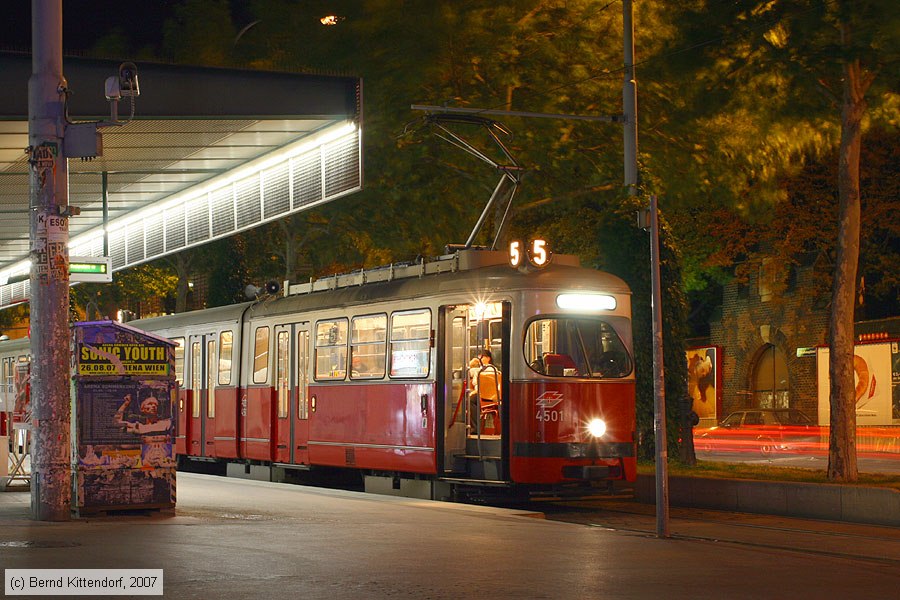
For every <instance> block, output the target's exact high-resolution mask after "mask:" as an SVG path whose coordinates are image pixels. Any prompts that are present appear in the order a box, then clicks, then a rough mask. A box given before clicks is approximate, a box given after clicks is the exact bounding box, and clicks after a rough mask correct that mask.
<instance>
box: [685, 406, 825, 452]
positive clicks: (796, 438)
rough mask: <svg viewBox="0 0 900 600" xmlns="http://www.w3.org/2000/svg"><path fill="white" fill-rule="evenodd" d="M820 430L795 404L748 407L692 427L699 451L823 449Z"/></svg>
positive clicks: (798, 450) (695, 443)
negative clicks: (716, 422) (711, 423)
mask: <svg viewBox="0 0 900 600" xmlns="http://www.w3.org/2000/svg"><path fill="white" fill-rule="evenodd" d="M822 434H823V432H822V430H821V429H820V428H819V426H818V425H816V423H815V422H814V421H813V420H812V419H811V418H810V417H809V416H808V415H806V413H804V412H802V411H800V410H797V409H796V408H748V409H743V410H737V411H734V412H733V413H731V414H730V415H728V416H727V417H725V419H723V420H722V421H721V422H720V423H719V425H718V426H716V427H710V428H708V429H697V430H695V431H694V447H695V448H696V449H697V450H698V451H700V452H758V453H760V454H762V455H763V456H770V455H771V454H772V453H774V452H783V451H792V452H798V453H807V452H809V453H815V452H821V451H823V450H824V448H825V446H824V442H823V438H822Z"/></svg>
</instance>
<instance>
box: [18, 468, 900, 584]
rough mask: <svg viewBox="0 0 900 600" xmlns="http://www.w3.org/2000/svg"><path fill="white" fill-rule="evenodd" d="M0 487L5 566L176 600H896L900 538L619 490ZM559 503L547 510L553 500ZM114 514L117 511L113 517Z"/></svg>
mask: <svg viewBox="0 0 900 600" xmlns="http://www.w3.org/2000/svg"><path fill="white" fill-rule="evenodd" d="M28 502H29V497H28V494H27V493H21V492H20V493H6V494H0V527H2V528H3V531H4V536H3V539H4V541H3V542H2V543H0V557H2V564H3V566H4V568H5V569H24V568H40V569H47V568H56V569H65V568H86V567H90V568H94V569H122V568H129V569H138V568H141V569H163V571H164V587H165V596H166V597H171V598H176V597H177V598H181V599H185V598H210V597H216V598H256V597H285V598H289V597H303V598H329V599H330V600H337V599H341V598H360V597H365V598H388V597H390V598H469V597H491V598H554V599H555V598H658V597H666V598H723V597H728V598H792V599H802V598H817V599H818V598H821V597H851V596H852V597H861V598H879V597H884V598H888V597H893V596H894V595H895V594H896V590H897V589H898V586H900V568H898V567H900V531H898V530H897V529H896V528H888V527H878V526H861V525H849V524H843V523H826V522H821V521H806V520H799V519H785V518H773V517H765V516H748V515H735V514H722V513H710V512H708V511H707V512H700V511H682V510H680V509H674V510H673V511H672V528H671V529H672V534H673V535H672V538H670V539H658V538H656V537H655V535H654V534H653V533H652V523H653V515H652V507H647V506H643V507H642V506H640V505H635V504H634V503H631V502H628V501H626V500H624V499H622V498H614V497H613V498H601V499H594V500H588V501H580V502H576V503H571V502H568V503H561V504H557V503H550V502H535V503H531V504H529V505H528V506H522V507H516V508H513V509H510V508H497V507H489V506H475V505H466V504H453V503H447V502H433V501H422V500H409V499H402V498H396V497H388V496H378V495H374V494H362V493H358V492H350V491H342V490H329V489H319V488H309V487H301V486H289V485H283V484H274V483H268V482H254V481H247V480H234V479H226V478H217V477H210V476H202V475H194V474H185V473H179V474H178V506H177V508H176V509H175V511H174V513H169V514H167V513H165V512H163V513H150V514H143V513H132V514H124V515H119V516H100V517H95V518H92V519H89V520H76V521H72V522H68V523H38V524H35V523H34V522H33V521H31V520H30V519H29V516H28ZM551 504H553V506H551ZM112 514H115V513H112Z"/></svg>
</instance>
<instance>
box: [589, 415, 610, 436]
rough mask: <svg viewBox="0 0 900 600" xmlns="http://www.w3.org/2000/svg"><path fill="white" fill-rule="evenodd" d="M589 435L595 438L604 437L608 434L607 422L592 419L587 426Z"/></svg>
mask: <svg viewBox="0 0 900 600" xmlns="http://www.w3.org/2000/svg"><path fill="white" fill-rule="evenodd" d="M587 429H588V433H590V434H591V435H592V436H594V437H595V438H599V437H603V434H604V433H606V421H604V420H603V419H591V420H590V422H589V423H588V426H587Z"/></svg>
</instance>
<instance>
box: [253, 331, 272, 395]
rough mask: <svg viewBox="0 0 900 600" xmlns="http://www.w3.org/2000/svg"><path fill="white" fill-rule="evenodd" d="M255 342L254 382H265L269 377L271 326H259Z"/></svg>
mask: <svg viewBox="0 0 900 600" xmlns="http://www.w3.org/2000/svg"><path fill="white" fill-rule="evenodd" d="M255 340H256V341H255V342H254V344H253V383H265V382H266V381H267V380H268V378H269V328H268V327H257V328H256V338H255Z"/></svg>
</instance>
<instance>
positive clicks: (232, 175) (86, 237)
mask: <svg viewBox="0 0 900 600" xmlns="http://www.w3.org/2000/svg"><path fill="white" fill-rule="evenodd" d="M356 133H357V127H356V124H355V123H353V122H350V121H348V122H346V123H343V124H341V125H337V126H333V127H330V128H329V129H327V130H325V131H322V132H320V133H319V134H317V135H315V136H313V137H312V138H304V139H302V140H299V141H297V142H295V143H293V144H290V145H287V146H285V147H284V148H280V149H279V150H275V151H273V152H271V153H269V154H267V155H266V156H264V157H262V158H259V159H256V160H254V161H251V162H249V163H247V164H246V165H243V166H241V167H239V168H238V169H237V170H235V171H229V172H228V173H225V174H223V175H219V176H218V177H215V178H213V179H212V180H211V181H208V182H205V183H203V184H201V185H198V186H195V187H193V188H190V189H187V190H184V191H182V192H179V193H178V194H175V195H174V196H172V198H171V199H169V200H167V201H166V202H165V203H164V204H162V205H161V206H157V205H155V204H154V205H153V206H150V207H147V208H142V209H141V210H139V211H137V212H136V213H133V214H129V215H127V216H124V217H120V218H119V219H116V220H114V221H112V222H110V223H109V224H108V227H107V229H106V231H107V233H108V234H112V233H119V232H120V231H121V232H122V233H124V229H125V228H126V227H128V226H129V225H131V224H132V223H135V222H137V221H140V220H142V219H146V218H147V217H148V216H150V215H154V214H159V213H161V212H163V211H165V210H167V209H170V208H173V207H175V206H177V205H182V204H187V203H189V202H190V201H191V200H194V199H196V198H202V197H203V196H206V195H208V194H209V193H211V192H215V191H218V190H220V189H222V188H225V187H228V186H230V185H233V184H234V183H235V182H237V181H241V180H243V179H245V178H247V177H251V176H253V175H258V174H259V173H261V172H262V171H265V170H267V169H270V168H272V167H274V166H276V165H278V164H280V163H283V162H285V161H288V160H290V159H292V158H295V157H297V156H300V155H302V154H306V153H308V152H311V151H314V150H317V149H320V148H321V147H322V146H325V145H327V144H330V143H332V142H336V141H339V140H340V139H341V138H344V137H347V136H349V135H355V134H356ZM102 236H103V227H99V228H95V229H91V230H90V231H87V232H85V233H82V234H81V235H79V236H77V237H75V238H73V239H71V240H70V241H69V248H70V251H71V250H72V249H76V248H77V249H78V250H79V252H78V254H85V255H88V254H90V253H89V252H84V251H81V250H82V249H83V248H85V247H88V248H89V246H90V244H91V242H93V241H94V240H95V239H96V238H98V237H102ZM30 272H31V261H30V260H27V259H26V260H23V261H19V262H17V263H15V264H13V265H12V266H11V267H10V268H9V269H7V270H6V271H0V285H6V284H7V282H8V281H9V279H10V278H11V277H14V276H16V275H24V274H28V273H30Z"/></svg>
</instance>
